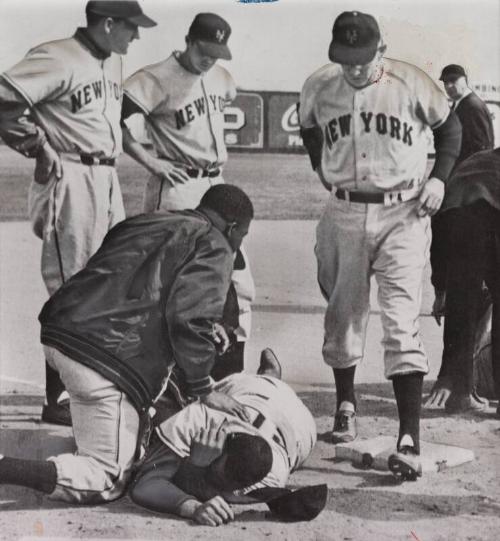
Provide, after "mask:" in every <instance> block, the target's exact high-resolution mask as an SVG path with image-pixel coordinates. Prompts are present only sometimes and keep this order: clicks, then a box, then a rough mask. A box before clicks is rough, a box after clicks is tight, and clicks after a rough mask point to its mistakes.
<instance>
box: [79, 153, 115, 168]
mask: <svg viewBox="0 0 500 541" xmlns="http://www.w3.org/2000/svg"><path fill="white" fill-rule="evenodd" d="M80 161H81V162H82V163H83V164H84V165H107V166H109V167H114V166H115V162H116V160H115V158H96V157H95V156H90V155H89V154H80Z"/></svg>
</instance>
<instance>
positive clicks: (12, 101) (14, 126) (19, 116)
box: [0, 76, 47, 157]
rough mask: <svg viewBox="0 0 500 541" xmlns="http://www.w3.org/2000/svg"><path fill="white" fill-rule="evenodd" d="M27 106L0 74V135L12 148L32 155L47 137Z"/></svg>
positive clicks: (26, 154)
mask: <svg viewBox="0 0 500 541" xmlns="http://www.w3.org/2000/svg"><path fill="white" fill-rule="evenodd" d="M28 107H29V106H28V102H27V101H26V100H25V99H24V97H23V96H22V95H21V94H20V93H19V92H18V91H17V90H15V89H14V88H13V87H12V86H11V85H10V84H9V83H8V82H7V81H6V80H5V79H4V78H3V77H1V76H0V137H1V138H2V139H3V141H4V142H5V144H7V145H8V146H9V147H11V148H12V149H14V150H16V151H17V152H20V153H21V154H24V155H25V156H27V157H33V156H35V155H36V153H37V152H38V150H39V149H40V147H41V146H42V145H43V144H44V143H45V141H46V140H47V138H46V136H45V132H44V131H43V130H42V128H40V127H39V126H37V125H36V124H35V122H34V121H33V119H32V117H31V114H30V112H29V109H28Z"/></svg>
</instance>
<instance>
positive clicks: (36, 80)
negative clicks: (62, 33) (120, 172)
mask: <svg viewBox="0 0 500 541" xmlns="http://www.w3.org/2000/svg"><path fill="white" fill-rule="evenodd" d="M2 75H3V77H4V79H5V80H6V81H7V82H8V83H9V84H10V85H12V87H13V88H14V89H16V90H17V91H18V92H19V93H20V94H21V95H22V96H23V98H24V99H25V100H26V102H27V103H28V105H29V107H30V109H31V111H32V113H33V115H34V117H35V121H36V123H37V124H39V125H40V126H41V127H42V128H43V130H44V131H45V133H46V134H47V136H48V139H49V141H50V144H51V145H52V147H53V148H54V149H55V150H56V151H58V152H59V153H64V152H67V153H78V154H91V155H94V156H98V157H105V158H114V157H116V156H118V155H119V154H120V153H121V150H122V132H121V127H120V116H121V102H122V86H123V85H122V60H121V57H120V56H119V55H116V54H111V55H110V56H109V57H108V58H105V59H101V58H97V57H96V56H94V55H93V54H90V52H89V50H88V49H87V48H86V46H85V44H84V43H83V41H82V40H80V39H76V38H75V37H71V38H67V39H62V40H58V41H51V42H49V43H45V44H42V45H39V46H37V47H35V48H33V49H32V50H30V51H29V52H28V54H27V55H26V56H25V57H24V58H23V59H22V60H21V61H20V62H19V63H18V64H16V65H15V66H13V67H12V68H10V69H9V70H7V71H6V72H4V73H3V74H2Z"/></svg>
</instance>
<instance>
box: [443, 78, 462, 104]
mask: <svg viewBox="0 0 500 541" xmlns="http://www.w3.org/2000/svg"><path fill="white" fill-rule="evenodd" d="M443 84H444V89H445V91H446V93H447V94H448V96H449V97H450V98H451V99H452V100H459V99H460V98H461V97H462V96H463V95H464V93H465V91H466V90H467V81H466V79H465V77H463V76H462V77H459V78H458V79H455V80H451V81H444V82H443Z"/></svg>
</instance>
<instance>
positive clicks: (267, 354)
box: [257, 348, 281, 379]
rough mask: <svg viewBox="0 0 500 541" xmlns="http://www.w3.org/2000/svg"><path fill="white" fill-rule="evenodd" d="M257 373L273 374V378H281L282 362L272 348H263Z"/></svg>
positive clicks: (261, 374)
mask: <svg viewBox="0 0 500 541" xmlns="http://www.w3.org/2000/svg"><path fill="white" fill-rule="evenodd" d="M257 374H258V375H259V376H271V377H273V378H277V379H281V364H280V362H279V361H278V357H276V354H275V353H274V351H273V350H272V349H271V348H266V349H263V350H262V353H261V354H260V364H259V369H258V370H257Z"/></svg>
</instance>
